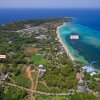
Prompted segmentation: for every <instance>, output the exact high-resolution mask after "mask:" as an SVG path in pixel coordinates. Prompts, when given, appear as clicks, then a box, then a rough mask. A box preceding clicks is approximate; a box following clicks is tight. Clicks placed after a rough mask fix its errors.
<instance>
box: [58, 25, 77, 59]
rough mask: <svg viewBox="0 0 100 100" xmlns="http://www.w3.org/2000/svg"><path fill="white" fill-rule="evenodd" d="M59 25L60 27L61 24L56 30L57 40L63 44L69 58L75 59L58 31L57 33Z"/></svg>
mask: <svg viewBox="0 0 100 100" xmlns="http://www.w3.org/2000/svg"><path fill="white" fill-rule="evenodd" d="M60 27H61V26H58V27H57V31H56V33H57V37H58V39H59V42H60V43H61V44H62V45H63V47H64V49H65V51H66V53H67V55H68V56H69V57H70V59H71V60H72V61H75V58H74V56H73V55H72V54H71V53H70V51H69V48H68V47H67V46H66V45H65V44H64V42H63V40H62V38H61V37H60V33H59V28H60Z"/></svg>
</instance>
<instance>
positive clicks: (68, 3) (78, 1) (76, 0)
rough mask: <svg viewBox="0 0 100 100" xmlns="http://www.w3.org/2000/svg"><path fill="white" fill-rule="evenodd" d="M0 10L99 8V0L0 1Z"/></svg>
mask: <svg viewBox="0 0 100 100" xmlns="http://www.w3.org/2000/svg"><path fill="white" fill-rule="evenodd" d="M0 8H100V0H0Z"/></svg>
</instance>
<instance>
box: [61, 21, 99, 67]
mask: <svg viewBox="0 0 100 100" xmlns="http://www.w3.org/2000/svg"><path fill="white" fill-rule="evenodd" d="M59 31H60V36H61V38H62V39H63V41H64V43H65V44H66V45H67V46H68V47H69V49H70V51H71V53H72V54H73V55H74V57H75V58H76V60H80V61H83V62H86V63H87V62H88V63H90V62H91V61H96V62H97V64H96V65H95V66H94V67H95V68H96V69H100V31H96V30H94V29H92V28H90V27H87V26H84V25H80V24H76V23H64V25H63V26H61V27H60V29H59ZM70 34H78V35H79V39H78V40H71V39H70Z"/></svg>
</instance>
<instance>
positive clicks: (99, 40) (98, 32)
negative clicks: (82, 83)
mask: <svg viewBox="0 0 100 100" xmlns="http://www.w3.org/2000/svg"><path fill="white" fill-rule="evenodd" d="M53 17H72V18H73V21H72V22H70V23H65V24H64V25H63V26H62V27H61V28H60V30H59V31H60V33H61V37H62V38H63V40H64V42H65V44H66V45H68V46H69V48H70V50H71V52H72V54H74V56H75V57H76V58H77V59H81V60H82V61H86V62H89V63H90V62H91V61H96V62H97V64H96V65H95V66H94V67H95V68H96V69H99V70H100V9H0V23H1V24H3V23H9V22H12V21H17V20H18V21H19V20H26V19H33V18H53ZM71 33H75V34H78V35H79V36H80V38H79V40H70V39H69V35H70V34H71Z"/></svg>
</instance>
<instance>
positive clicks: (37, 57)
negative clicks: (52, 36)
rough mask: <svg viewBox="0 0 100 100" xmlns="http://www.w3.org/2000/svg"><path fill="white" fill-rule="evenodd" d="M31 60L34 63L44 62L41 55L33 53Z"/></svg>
mask: <svg viewBox="0 0 100 100" xmlns="http://www.w3.org/2000/svg"><path fill="white" fill-rule="evenodd" d="M32 61H33V63H34V64H45V62H46V59H45V58H43V57H42V56H41V55H33V56H32Z"/></svg>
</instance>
